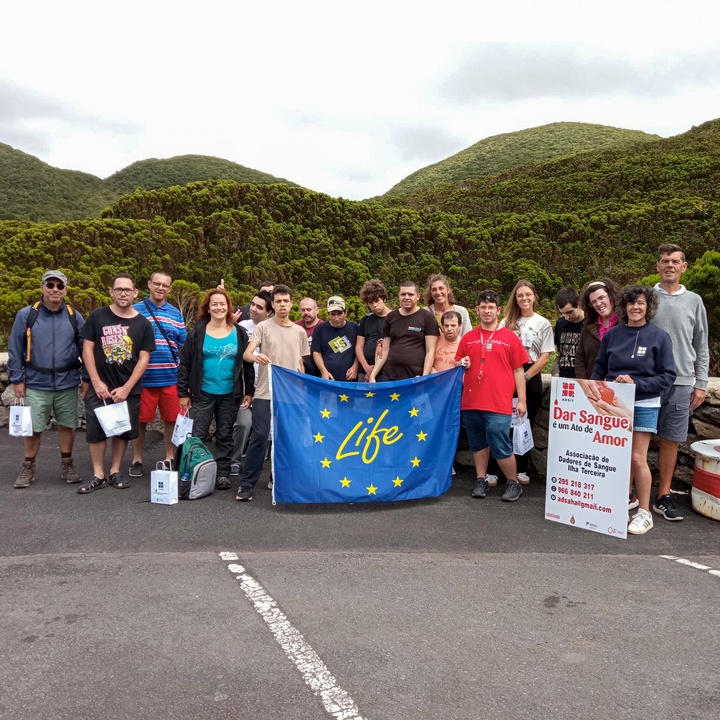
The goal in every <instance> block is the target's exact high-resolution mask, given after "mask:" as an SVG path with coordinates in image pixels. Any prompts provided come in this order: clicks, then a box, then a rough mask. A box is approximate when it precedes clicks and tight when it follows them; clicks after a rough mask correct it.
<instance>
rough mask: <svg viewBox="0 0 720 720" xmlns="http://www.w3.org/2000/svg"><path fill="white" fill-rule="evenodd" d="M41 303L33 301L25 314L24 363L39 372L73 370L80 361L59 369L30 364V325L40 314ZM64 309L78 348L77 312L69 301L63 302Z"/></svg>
mask: <svg viewBox="0 0 720 720" xmlns="http://www.w3.org/2000/svg"><path fill="white" fill-rule="evenodd" d="M41 304H42V301H41V300H38V301H37V302H36V303H34V304H33V305H32V306H31V307H30V312H29V313H28V316H27V322H26V323H25V365H27V366H30V367H33V368H34V369H35V370H39V371H40V372H43V371H46V372H47V371H49V373H50V374H52V373H53V372H66V371H67V370H75V369H78V368H79V367H80V363H79V361H78V363H77V364H75V363H73V365H72V366H71V367H67V368H61V369H60V370H55V371H53V370H49V369H48V368H37V367H34V366H33V365H32V363H31V362H30V355H31V353H32V327H33V325H34V324H35V322H36V320H37V319H38V315H39V314H40V305H41ZM65 309H66V310H67V313H68V320H70V325H72V329H73V334H74V335H75V346H76V347H77V348H78V350H79V348H80V331H79V330H78V321H77V314H76V313H75V308H73V306H72V305H70V303H68V302H66V303H65Z"/></svg>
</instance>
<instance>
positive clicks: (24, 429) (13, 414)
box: [10, 398, 33, 437]
mask: <svg viewBox="0 0 720 720" xmlns="http://www.w3.org/2000/svg"><path fill="white" fill-rule="evenodd" d="M15 403H16V404H14V405H12V406H11V407H10V435H11V436H12V437H30V436H31V435H32V434H33V427H32V410H31V409H30V406H29V405H26V404H25V398H17V399H16V400H15Z"/></svg>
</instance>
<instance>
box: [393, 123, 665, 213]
mask: <svg viewBox="0 0 720 720" xmlns="http://www.w3.org/2000/svg"><path fill="white" fill-rule="evenodd" d="M658 139H660V138H659V136H658V135H649V134H648V133H644V132H642V131H640V130H623V129H621V128H614V127H608V126H606V125H594V124H591V123H578V122H556V123H551V124H549V125H542V126H540V127H535V128H529V129H527V130H520V131H518V132H511V133H503V134H502V135H494V136H492V137H489V138H485V139H484V140H480V142H477V143H475V144H474V145H471V146H470V147H469V148H466V149H465V150H461V151H460V152H459V153H456V154H455V155H452V156H451V157H449V158H446V159H445V160H441V161H440V162H437V163H434V164H432V165H428V166H427V167H424V168H421V169H420V170H416V171H415V172H414V173H412V174H411V175H408V176H407V177H406V178H405V179H404V180H401V181H400V182H399V183H397V185H394V186H393V187H392V188H390V190H388V191H387V193H385V195H383V196H382V198H380V199H381V200H387V199H400V201H402V199H403V198H405V197H406V196H408V195H414V194H417V193H419V192H422V191H424V190H428V189H432V188H436V187H439V186H443V185H447V184H450V183H457V182H460V181H462V180H470V179H473V178H479V177H484V176H488V175H499V174H500V173H504V172H506V171H508V170H511V169H513V168H517V167H520V166H523V165H529V164H531V163H541V162H545V161H548V160H556V159H558V158H563V157H567V156H569V155H577V154H578V153H586V152H592V151H597V150H610V149H615V148H627V147H629V146H632V145H636V144H639V143H644V142H648V141H650V140H658Z"/></svg>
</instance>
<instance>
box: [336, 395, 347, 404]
mask: <svg viewBox="0 0 720 720" xmlns="http://www.w3.org/2000/svg"><path fill="white" fill-rule="evenodd" d="M338 397H339V398H340V402H347V401H348V396H347V395H338Z"/></svg>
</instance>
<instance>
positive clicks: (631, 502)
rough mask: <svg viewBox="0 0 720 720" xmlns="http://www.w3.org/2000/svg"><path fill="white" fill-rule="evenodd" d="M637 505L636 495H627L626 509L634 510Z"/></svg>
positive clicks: (638, 502)
mask: <svg viewBox="0 0 720 720" xmlns="http://www.w3.org/2000/svg"><path fill="white" fill-rule="evenodd" d="M638 505H640V501H639V500H638V496H637V495H636V494H635V493H630V496H629V497H628V510H634V509H635V508H636V507H638Z"/></svg>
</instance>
